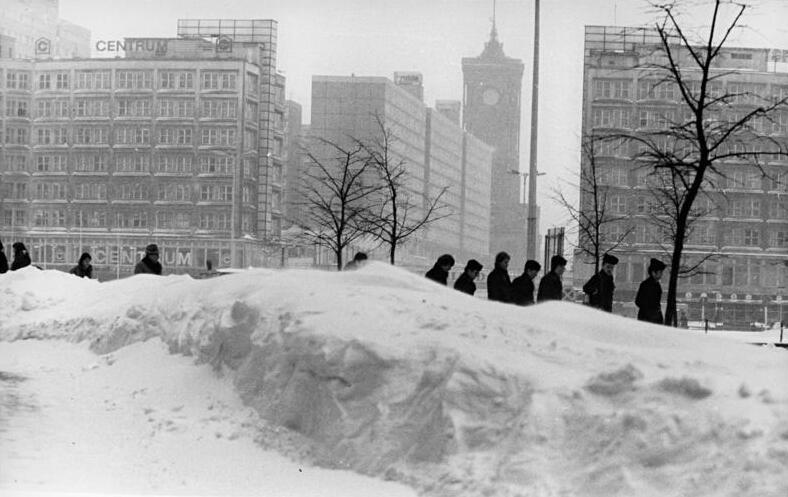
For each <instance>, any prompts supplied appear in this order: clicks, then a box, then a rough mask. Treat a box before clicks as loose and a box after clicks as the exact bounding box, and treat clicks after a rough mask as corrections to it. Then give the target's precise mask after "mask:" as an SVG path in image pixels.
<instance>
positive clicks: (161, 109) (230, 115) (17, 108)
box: [5, 98, 281, 128]
mask: <svg viewBox="0 0 788 497" xmlns="http://www.w3.org/2000/svg"><path fill="white" fill-rule="evenodd" d="M157 103H158V113H157V114H156V115H155V116H154V113H153V100H151V99H142V98H118V99H116V100H115V105H114V109H115V112H114V115H113V116H111V115H110V100H109V99H99V98H78V99H75V100H74V103H73V105H71V103H70V101H69V100H67V99H38V100H36V102H35V109H36V113H35V116H31V112H30V110H31V109H30V108H29V102H28V101H27V100H20V99H6V102H5V115H6V117H36V118H70V117H72V115H73V117H188V118H193V117H197V118H212V119H236V118H237V117H238V102H237V101H236V100H235V99H229V98H221V99H219V98H214V99H205V98H204V99H201V100H200V106H199V109H200V112H199V113H196V112H195V109H196V108H197V106H196V105H195V101H194V99H185V98H177V99H161V100H159V101H158V102H157ZM247 111H248V112H249V115H250V117H253V116H255V115H256V113H257V104H255V103H254V102H247ZM279 124H280V126H279V128H281V123H279Z"/></svg>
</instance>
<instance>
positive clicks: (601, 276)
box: [583, 254, 618, 312]
mask: <svg viewBox="0 0 788 497" xmlns="http://www.w3.org/2000/svg"><path fill="white" fill-rule="evenodd" d="M616 264H618V257H616V256H615V255H613V254H605V255H604V256H603V257H602V269H601V270H600V271H599V272H598V273H596V274H595V275H593V276H592V277H591V278H590V279H589V280H588V281H587V282H586V284H585V285H583V291H584V292H585V293H586V295H588V305H590V306H591V307H596V308H597V309H602V310H603V311H607V312H613V292H615V291H616V284H615V282H614V281H613V269H614V268H615V267H616Z"/></svg>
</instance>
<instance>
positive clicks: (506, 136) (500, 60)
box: [462, 24, 528, 266]
mask: <svg viewBox="0 0 788 497" xmlns="http://www.w3.org/2000/svg"><path fill="white" fill-rule="evenodd" d="M523 68H524V66H523V63H522V61H521V60H519V59H513V58H510V57H507V56H506V55H505V54H504V51H503V45H502V44H501V43H500V42H499V41H498V34H497V31H496V29H495V24H493V28H492V31H491V33H490V40H489V41H488V42H487V43H485V47H484V51H483V52H482V53H481V55H480V56H478V57H466V58H463V59H462V72H463V79H464V88H465V89H464V95H463V113H462V119H463V125H464V127H465V129H466V130H467V131H468V132H469V133H471V134H472V135H474V136H476V137H478V138H480V139H481V140H482V141H484V142H485V143H487V144H489V145H492V146H493V147H494V149H495V154H494V156H493V162H492V171H491V174H492V190H491V192H490V199H489V202H490V205H491V209H492V210H491V222H490V247H489V251H490V253H496V252H500V251H506V252H508V253H509V255H510V256H511V257H512V261H513V265H517V266H520V265H521V264H524V263H525V255H526V222H527V214H528V213H527V209H526V205H525V203H523V202H522V200H521V190H520V188H521V187H520V183H521V179H520V176H518V173H519V170H520V106H521V88H522V78H523Z"/></svg>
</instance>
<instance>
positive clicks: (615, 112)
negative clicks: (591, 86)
mask: <svg viewBox="0 0 788 497" xmlns="http://www.w3.org/2000/svg"><path fill="white" fill-rule="evenodd" d="M591 116H592V120H593V123H594V127H602V128H629V110H628V109H621V108H600V107H595V108H594V109H593V110H592V112H591Z"/></svg>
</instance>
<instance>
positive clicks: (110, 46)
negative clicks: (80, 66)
mask: <svg viewBox="0 0 788 497" xmlns="http://www.w3.org/2000/svg"><path fill="white" fill-rule="evenodd" d="M168 41H169V40H168V39H167V38H126V39H124V40H123V41H121V40H99V41H97V42H96V50H97V51H99V52H120V51H121V50H122V51H124V52H150V53H153V54H154V55H164V54H166V53H167V42H168Z"/></svg>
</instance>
